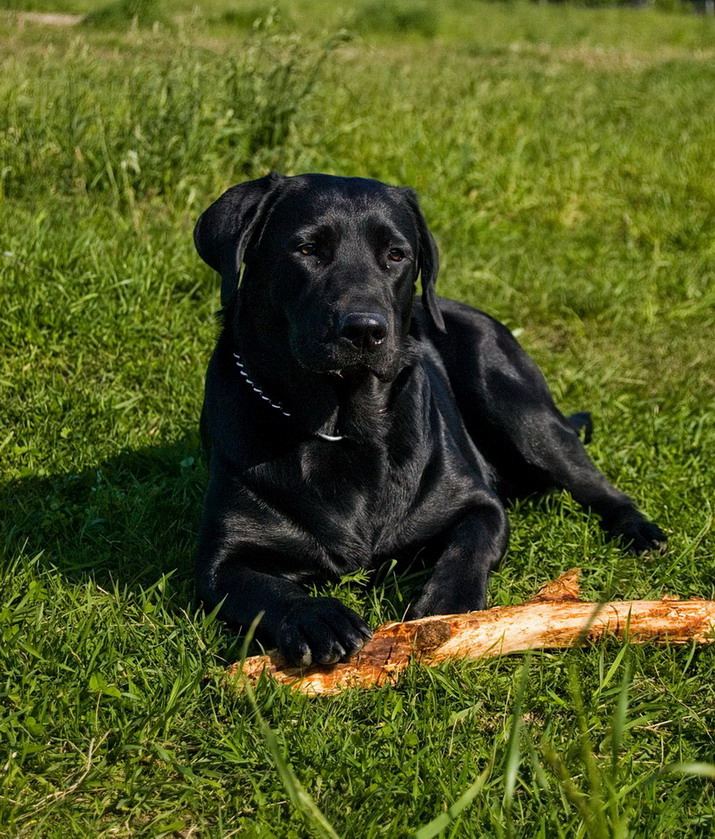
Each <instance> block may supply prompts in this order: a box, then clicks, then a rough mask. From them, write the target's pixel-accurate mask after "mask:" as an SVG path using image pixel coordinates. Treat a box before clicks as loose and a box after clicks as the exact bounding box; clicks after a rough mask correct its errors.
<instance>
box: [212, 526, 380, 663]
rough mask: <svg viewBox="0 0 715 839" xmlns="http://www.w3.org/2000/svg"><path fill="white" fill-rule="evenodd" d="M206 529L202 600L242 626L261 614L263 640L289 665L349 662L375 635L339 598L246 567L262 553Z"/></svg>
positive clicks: (245, 625)
mask: <svg viewBox="0 0 715 839" xmlns="http://www.w3.org/2000/svg"><path fill="white" fill-rule="evenodd" d="M202 531H203V532H202V536H201V537H200V539H199V553H198V561H197V577H196V588H197V593H198V596H199V599H200V600H201V601H202V602H203V604H204V606H205V607H206V608H207V609H213V608H216V607H217V606H218V607H219V609H218V617H219V618H220V619H221V620H224V621H226V622H227V623H231V624H236V625H241V626H244V627H248V626H249V625H250V624H251V623H252V621H253V620H254V619H255V618H256V617H257V616H258V615H259V614H261V612H262V613H263V617H262V618H261V622H260V624H259V636H260V637H263V638H265V639H266V641H267V642H268V643H274V644H275V645H276V646H277V647H278V651H279V652H280V653H281V655H283V657H284V658H285V659H286V661H287V662H288V663H289V664H294V665H297V666H307V665H309V664H311V663H313V664H332V663H334V662H336V661H340V660H344V659H347V658H349V657H350V656H352V655H354V654H355V653H356V652H357V651H358V650H359V649H360V648H361V647H362V646H363V645H364V644H365V642H366V641H367V640H368V639H369V638H370V637H371V636H372V633H371V632H370V630H369V628H368V626H367V624H366V623H365V622H364V621H363V620H362V618H361V617H360V616H359V615H358V614H356V613H355V612H353V610H352V609H348V608H347V607H346V606H343V604H342V603H340V601H338V600H336V599H335V598H333V597H311V596H310V595H308V594H307V593H306V592H305V591H304V590H303V589H302V588H301V587H300V586H299V585H297V584H296V583H294V582H291V581H290V580H287V579H285V578H284V577H278V576H274V575H272V574H265V573H263V572H261V571H257V570H255V569H254V568H250V567H248V566H247V565H246V564H245V562H246V559H247V558H248V557H251V558H253V559H254V561H255V556H256V553H257V552H258V550H260V549H257V548H256V547H255V546H251V545H249V544H247V543H245V542H243V541H238V540H236V541H232V540H219V539H217V538H215V536H213V535H208V534H212V533H214V534H215V533H216V532H220V530H219V527H218V526H214V527H211V526H206V527H203V528H202ZM264 553H265V552H264ZM266 560H268V557H266ZM283 561H285V558H283Z"/></svg>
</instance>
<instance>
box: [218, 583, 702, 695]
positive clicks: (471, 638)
mask: <svg viewBox="0 0 715 839" xmlns="http://www.w3.org/2000/svg"><path fill="white" fill-rule="evenodd" d="M578 578H579V569H578V568H572V569H571V570H570V571H567V572H566V573H565V574H562V575H561V576H560V577H559V578H558V579H557V580H554V581H553V582H550V583H547V584H546V585H545V586H544V587H543V588H542V589H541V590H540V591H539V593H538V594H537V595H536V596H535V597H533V598H532V599H531V600H527V601H526V602H525V603H520V604H519V605H517V606H496V607H494V608H493V609H486V610H485V611H483V612H468V613H467V614H462V615H437V616H434V617H428V618H420V619H419V620H414V621H406V622H404V623H386V624H384V625H383V626H381V627H380V628H379V629H377V630H376V631H375V634H374V635H373V637H372V639H371V640H370V641H369V642H368V643H367V644H366V645H365V646H364V647H363V649H362V650H361V651H360V652H359V653H358V654H357V655H356V656H355V657H354V658H352V659H350V661H348V662H345V663H339V664H333V665H329V666H314V667H308V668H304V669H301V668H297V667H286V666H285V663H284V662H283V661H282V660H281V658H280V656H279V655H278V654H277V653H273V654H271V655H261V656H253V657H252V658H247V659H246V660H245V662H244V663H243V668H242V669H241V665H240V663H238V664H234V665H232V666H231V667H229V668H228V671H227V675H228V676H230V677H238V676H240V675H241V673H243V674H244V675H245V676H246V677H247V678H248V679H249V680H250V681H251V682H254V683H255V682H257V681H258V679H259V678H260V677H261V675H265V676H267V677H269V678H273V679H275V680H276V681H278V682H282V683H283V684H287V685H289V686H290V687H292V688H294V689H295V690H298V691H300V692H301V693H307V694H333V693H339V692H340V691H341V690H344V689H345V688H353V687H361V688H367V687H376V686H378V685H383V684H385V683H388V682H394V681H396V680H397V678H398V676H399V674H400V673H401V672H402V671H403V670H404V669H405V668H406V667H407V666H408V664H409V663H410V661H414V660H417V661H420V662H421V663H422V664H427V665H435V664H438V663H439V662H441V661H445V660H446V659H450V658H451V659H455V658H489V657H492V656H499V655H507V654H508V653H515V652H523V651H525V650H537V649H556V648H560V647H573V646H581V645H585V644H587V643H589V642H591V641H595V640H597V639H599V638H603V637H609V636H610V637H615V638H619V639H628V640H629V641H630V642H631V643H644V642H646V641H650V642H655V643H668V644H686V643H691V642H693V641H694V642H697V643H703V644H705V643H712V642H713V641H715V601H713V600H680V599H678V598H675V597H664V598H663V599H662V600H622V601H620V600H617V601H611V602H608V603H591V602H583V601H582V600H580V599H579V584H578Z"/></svg>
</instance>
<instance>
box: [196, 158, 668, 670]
mask: <svg viewBox="0 0 715 839" xmlns="http://www.w3.org/2000/svg"><path fill="white" fill-rule="evenodd" d="M194 238H195V242H196V247H197V249H198V252H199V254H200V255H201V257H202V258H203V259H204V260H205V261H206V262H207V263H208V264H209V265H210V266H211V267H212V268H214V269H216V270H217V271H218V272H219V273H220V274H221V276H222V287H221V296H222V304H223V310H224V312H223V329H222V331H221V335H220V337H219V340H218V345H217V347H216V350H215V352H214V354H213V357H212V359H211V363H210V365H209V369H208V375H207V379H206V395H205V402H204V409H203V413H202V418H201V420H202V422H201V427H202V437H203V440H204V444H205V446H206V449H207V451H208V455H209V470H210V477H209V486H208V489H207V492H206V498H205V504H204V513H203V520H202V524H201V533H200V543H199V550H198V575H197V581H198V592H199V596H200V598H201V599H202V600H203V602H204V603H205V604H206V606H208V607H210V608H212V607H215V606H217V605H218V604H220V609H219V615H220V617H221V618H223V619H225V620H227V621H229V622H231V623H236V624H242V625H247V624H250V623H251V621H252V620H253V619H254V617H255V616H256V615H258V614H259V613H260V612H263V613H264V614H263V619H262V621H261V627H262V628H263V629H264V631H265V633H266V634H267V636H268V638H269V640H271V641H274V642H275V643H276V644H277V646H278V649H279V651H280V652H281V653H282V654H283V656H284V657H285V658H286V659H287V660H288V661H289V662H291V663H294V664H302V665H305V664H309V663H310V662H311V661H312V662H317V663H323V664H327V663H331V662H334V661H337V660H339V659H344V658H346V657H349V656H350V655H352V654H354V653H355V652H356V651H357V650H358V649H360V647H361V646H362V645H363V644H364V642H365V640H366V638H368V637H369V636H370V631H369V629H368V627H367V626H366V625H365V623H364V622H363V620H362V619H361V618H360V617H359V616H358V615H357V614H355V612H353V611H352V610H350V609H347V608H346V607H344V606H343V605H341V604H340V603H339V602H338V601H337V600H335V599H333V598H330V597H319V598H316V597H309V596H308V594H307V593H306V592H305V590H304V589H303V587H302V584H305V583H307V582H313V581H320V580H323V581H325V580H329V579H336V578H338V577H340V575H342V574H345V573H347V572H350V571H353V570H355V569H358V568H369V567H374V566H376V565H377V564H378V563H380V562H381V561H383V560H384V559H387V558H401V557H409V556H412V555H415V554H416V553H417V552H420V551H421V552H422V560H423V561H425V562H427V563H428V564H429V565H430V566H431V567H433V568H434V570H433V572H432V575H431V577H430V578H429V580H428V581H427V583H426V585H425V586H424V589H423V591H422V593H421V595H420V597H419V599H418V600H417V602H416V603H414V604H413V605H412V607H411V609H410V616H411V617H420V616H423V615H432V614H446V613H453V612H465V611H469V610H472V609H482V608H484V606H485V602H486V601H485V597H486V590H487V578H488V576H489V573H490V571H491V569H492V568H494V567H495V566H496V565H497V564H498V563H499V561H500V559H501V557H502V556H503V554H504V551H505V550H506V546H507V539H508V525H507V517H506V514H505V511H504V505H503V502H502V500H501V499H502V498H504V497H505V496H506V495H509V494H512V493H517V494H521V495H523V494H529V493H533V492H540V491H544V490H547V489H549V488H554V487H555V488H559V489H566V490H568V491H569V492H570V493H571V494H572V495H573V497H574V498H575V499H576V500H577V501H578V502H579V503H580V504H582V505H583V506H584V507H587V508H588V509H590V510H593V511H595V512H596V513H598V514H599V515H600V516H601V519H602V524H603V527H604V529H605V530H606V532H607V533H608V534H609V535H610V536H611V537H613V538H619V539H621V540H622V541H623V542H624V543H625V544H627V545H628V546H629V548H630V549H631V550H632V551H635V552H642V551H645V550H647V549H650V548H658V547H660V546H662V545H663V544H664V543H665V538H664V536H663V533H662V532H661V530H660V529H659V528H658V527H657V526H656V525H654V524H652V523H650V522H648V521H647V520H646V519H645V518H644V517H643V515H642V514H641V513H640V512H639V511H638V509H637V508H636V506H635V504H634V502H633V501H632V500H631V499H630V498H629V497H628V496H627V495H624V494H623V493H622V492H619V491H618V490H616V489H615V488H614V487H612V486H611V485H610V484H609V483H608V481H607V480H606V478H605V477H604V476H603V475H602V474H601V473H600V472H599V471H598V470H597V469H596V468H595V466H594V465H593V464H592V463H591V461H590V460H589V458H588V456H587V454H586V452H585V450H584V447H583V445H582V444H581V441H580V439H579V436H578V433H577V431H578V430H579V428H580V427H586V430H587V432H588V430H589V428H588V426H589V419H588V415H587V414H580V415H574V417H570V418H565V417H564V416H563V415H562V414H561V413H559V411H558V409H557V408H556V407H555V405H554V403H553V400H552V398H551V395H550V393H549V390H548V388H547V386H546V383H545V381H544V379H543V377H542V375H541V373H540V371H539V370H538V368H537V367H536V365H535V364H534V363H533V362H532V361H531V359H530V358H529V357H528V356H527V355H526V353H524V351H523V350H522V349H521V347H520V346H519V344H518V343H517V341H516V340H515V338H514V337H513V336H512V335H511V333H510V332H509V330H508V329H506V328H505V327H504V326H502V325H501V324H500V323H498V322H497V321H496V320H494V319H492V318H491V317H489V316H488V315H486V314H484V313H482V312H479V311H476V310H475V309H472V308H470V307H469V306H466V305H464V304H462V303H456V302H454V301H452V300H446V299H442V298H439V297H437V296H436V294H435V280H436V277H437V261H438V260H437V249H436V247H435V244H434V241H433V239H432V236H431V235H430V232H429V230H428V228H427V225H426V223H425V221H424V219H423V217H422V214H421V212H420V209H419V206H418V203H417V198H416V196H415V193H414V192H413V191H412V190H410V189H406V188H397V187H391V186H386V185H385V184H382V183H380V182H378V181H372V180H366V179H362V178H338V177H332V176H328V175H300V176H296V177H290V178H287V177H283V176H280V175H277V174H275V173H274V174H271V175H268V176H266V177H264V178H260V179H258V180H255V181H251V182H249V183H245V184H240V185H239V186H235V187H233V188H232V189H229V190H228V191H227V192H226V193H225V194H224V195H223V196H221V198H219V199H218V201H216V202H215V203H214V204H212V205H211V207H209V209H208V210H206V212H205V213H204V214H203V215H202V216H201V218H200V219H199V221H198V224H197V225H196V230H195V234H194ZM243 262H245V269H244V270H243V277H242V280H241V283H240V285H239V283H238V278H239V273H240V271H241V265H242V263H243ZM418 276H421V282H422V300H421V302H420V301H418V300H415V298H414V290H415V283H416V281H417V279H418ZM239 365H242V366H239ZM259 391H260V392H259ZM271 403H272V404H271ZM336 437H338V438H340V439H326V438H336Z"/></svg>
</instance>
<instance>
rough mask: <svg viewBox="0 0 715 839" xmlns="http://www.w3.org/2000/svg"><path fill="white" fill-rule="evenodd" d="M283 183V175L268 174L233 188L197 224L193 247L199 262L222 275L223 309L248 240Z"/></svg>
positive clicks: (230, 296)
mask: <svg viewBox="0 0 715 839" xmlns="http://www.w3.org/2000/svg"><path fill="white" fill-rule="evenodd" d="M283 181H284V177H283V175H279V174H278V172H271V173H270V174H269V175H265V176H264V177H262V178H258V179H257V180H255V181H248V182H247V183H245V184H238V186H233V187H231V189H229V190H227V191H226V192H224V194H223V195H222V196H221V197H220V198H219V199H217V200H216V201H214V203H213V204H212V205H211V206H210V207H209V208H208V210H206V211H205V212H204V213H202V214H201V216H200V217H199V220H198V221H197V222H196V227H195V228H194V244H195V245H196V250H197V251H198V252H199V256H200V257H201V259H203V261H204V262H205V263H207V265H210V266H211V267H212V268H213V269H214V271H218V273H219V274H220V275H221V305H222V306H223V307H224V308H225V307H226V306H227V305H228V304H229V303H230V302H231V300H232V299H233V296H234V294H235V293H236V289H237V288H238V277H239V274H240V273H241V264H242V263H243V258H244V256H245V254H246V249H247V248H248V246H249V244H250V242H251V238H252V236H253V234H254V233H255V232H256V229H257V227H258V225H259V223H260V221H261V219H262V218H263V217H264V215H265V212H266V210H267V208H268V207H269V206H270V205H271V204H272V202H273V200H274V198H275V196H276V193H277V191H278V189H279V187H280V185H281V184H282V182H283Z"/></svg>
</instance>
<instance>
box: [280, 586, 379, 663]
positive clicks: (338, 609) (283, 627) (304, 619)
mask: <svg viewBox="0 0 715 839" xmlns="http://www.w3.org/2000/svg"><path fill="white" fill-rule="evenodd" d="M370 638H372V632H370V629H369V628H368V626H367V624H366V623H365V621H363V619H362V618H361V617H360V616H359V615H358V614H357V613H356V612H353V610H352V609H348V608H347V606H343V604H342V603H341V602H340V601H339V600H336V599H335V598H334V597H310V598H307V599H305V600H300V601H299V602H298V603H296V604H295V605H294V606H293V607H292V608H291V609H290V611H289V612H288V613H287V614H286V616H285V617H284V618H283V620H282V621H281V623H280V625H279V627H278V632H277V633H276V645H277V647H278V652H279V653H280V654H281V655H282V656H283V658H284V659H285V660H286V662H287V663H288V664H291V665H294V666H296V667H308V666H309V665H311V664H334V663H335V662H336V661H347V659H349V658H350V657H351V656H353V655H355V653H357V652H358V651H359V650H360V649H361V648H362V647H363V646H364V644H365V643H366V642H367V641H368V640H369V639H370Z"/></svg>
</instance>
